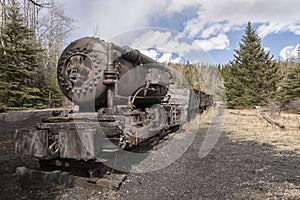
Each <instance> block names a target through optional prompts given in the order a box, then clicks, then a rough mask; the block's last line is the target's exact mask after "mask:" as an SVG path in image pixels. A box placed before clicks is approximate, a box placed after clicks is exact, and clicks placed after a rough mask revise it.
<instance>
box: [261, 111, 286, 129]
mask: <svg viewBox="0 0 300 200" xmlns="http://www.w3.org/2000/svg"><path fill="white" fill-rule="evenodd" d="M260 115H261V116H262V118H264V119H265V120H266V121H267V122H269V123H270V124H272V125H276V126H278V127H279V128H281V129H285V126H284V125H283V124H280V123H279V122H277V121H275V120H273V119H271V118H269V117H267V116H266V115H265V113H260Z"/></svg>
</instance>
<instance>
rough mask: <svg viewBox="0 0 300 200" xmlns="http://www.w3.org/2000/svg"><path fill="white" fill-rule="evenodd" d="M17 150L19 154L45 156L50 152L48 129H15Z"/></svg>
mask: <svg viewBox="0 0 300 200" xmlns="http://www.w3.org/2000/svg"><path fill="white" fill-rule="evenodd" d="M15 152H16V154H19V155H24V156H33V157H44V156H46V155H47V154H48V131H47V130H29V129H19V130H16V131H15Z"/></svg>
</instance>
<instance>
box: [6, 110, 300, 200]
mask: <svg viewBox="0 0 300 200" xmlns="http://www.w3.org/2000/svg"><path fill="white" fill-rule="evenodd" d="M47 116H50V112H49V111H45V112H27V113H25V114H24V112H13V113H4V114H0V123H1V127H0V169H1V171H0V190H1V194H0V199H130V200H134V199H136V200H140V199H143V200H148V199H149V200H155V199H159V200H162V199H299V198H300V197H299V194H300V192H299V191H300V156H299V155H297V154H295V153H293V152H288V151H281V152H278V151H275V149H274V147H273V146H271V145H267V144H262V145H260V144H258V143H256V142H240V141H231V140H230V139H229V137H228V134H229V133H226V132H223V133H222V135H221V136H220V138H219V141H218V143H217V144H216V146H215V147H214V149H213V150H212V151H211V152H210V154H209V155H208V156H206V157H205V158H203V159H200V158H199V157H198V152H199V149H200V146H201V144H202V141H203V138H204V136H205V134H206V129H200V130H199V132H198V133H197V136H196V138H195V140H194V142H193V144H192V145H191V146H190V148H189V149H188V150H187V151H186V152H185V153H184V155H183V156H182V157H181V158H179V159H178V160H177V161H176V162H175V163H173V164H171V165H170V166H168V167H166V168H164V169H162V170H159V171H155V172H149V173H144V174H128V178H127V180H126V181H125V183H123V185H122V186H121V188H120V190H118V191H111V190H104V189H99V190H95V189H87V188H80V187H77V188H66V187H63V186H59V185H55V186H46V185H30V184H28V185H24V184H21V183H19V182H18V178H17V176H16V175H15V169H16V167H17V166H22V165H26V166H35V167H36V166H37V165H38V162H37V161H36V160H33V159H29V158H22V157H20V156H17V155H15V154H14V141H13V132H14V129H16V128H26V127H30V126H31V125H33V124H35V123H36V122H38V121H40V120H41V118H42V117H47Z"/></svg>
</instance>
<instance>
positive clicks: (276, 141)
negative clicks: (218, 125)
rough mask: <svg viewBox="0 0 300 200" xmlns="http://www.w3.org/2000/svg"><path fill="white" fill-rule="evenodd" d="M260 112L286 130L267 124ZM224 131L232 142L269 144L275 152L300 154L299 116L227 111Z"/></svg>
mask: <svg viewBox="0 0 300 200" xmlns="http://www.w3.org/2000/svg"><path fill="white" fill-rule="evenodd" d="M261 112H264V113H265V114H266V115H268V116H269V117H271V118H272V119H274V120H276V121H278V122H279V123H281V124H283V125H285V127H286V128H285V129H280V128H279V127H277V126H275V125H271V124H269V123H268V122H267V121H266V120H264V119H263V118H262V117H261V115H260V113H261ZM224 131H226V132H227V133H228V136H229V137H230V138H231V139H232V140H240V141H255V142H258V143H260V144H270V145H272V146H274V148H275V150H277V151H292V152H294V153H296V154H300V115H296V114H278V113H277V114H274V113H273V114H272V113H271V112H268V111H266V110H261V109H256V110H254V109H253V110H227V111H226V118H225V124H224Z"/></svg>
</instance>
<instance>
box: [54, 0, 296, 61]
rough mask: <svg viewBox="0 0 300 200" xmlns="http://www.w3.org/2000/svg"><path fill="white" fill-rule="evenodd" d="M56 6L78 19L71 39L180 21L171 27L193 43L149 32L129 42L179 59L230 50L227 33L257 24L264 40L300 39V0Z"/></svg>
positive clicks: (103, 0)
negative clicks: (283, 34)
mask: <svg viewBox="0 0 300 200" xmlns="http://www.w3.org/2000/svg"><path fill="white" fill-rule="evenodd" d="M60 1H61V2H62V3H63V4H65V8H66V9H67V10H66V11H67V14H68V15H70V16H71V17H73V18H74V19H75V20H76V24H75V25H76V26H77V27H78V28H77V29H76V30H75V31H74V33H73V35H72V37H73V39H77V38H78V37H83V36H90V35H95V30H96V28H97V30H98V32H97V33H96V36H99V37H101V38H104V39H106V40H108V39H110V38H113V37H114V36H115V35H118V34H120V33H122V32H125V31H130V30H133V29H136V28H143V27H151V26H160V25H161V26H163V27H165V26H167V27H168V26H169V24H172V23H174V21H176V20H174V16H176V17H178V16H180V17H182V19H180V25H178V24H176V23H175V24H176V25H177V26H180V30H178V29H177V30H178V31H182V32H183V33H184V34H187V35H189V36H191V37H195V38H196V40H197V43H188V42H185V41H182V40H181V36H179V35H175V36H174V34H171V35H170V34H169V33H168V32H166V31H165V32H162V31H157V32H155V31H152V32H149V33H148V35H147V34H143V35H142V36H141V38H136V40H134V39H132V38H131V41H133V42H131V43H132V45H134V46H136V47H142V46H145V47H151V46H154V44H155V45H156V46H157V48H164V49H167V50H171V51H173V52H176V53H178V54H180V55H187V54H188V53H190V52H192V51H197V50H199V49H200V47H199V46H201V47H202V48H203V50H205V51H210V50H216V49H217V50H223V49H227V48H228V47H229V45H230V41H229V38H228V36H229V33H230V32H233V31H235V30H244V29H245V24H246V23H247V22H248V21H251V22H252V23H253V24H254V23H255V24H256V25H258V27H257V33H258V34H259V36H260V37H262V38H263V37H266V36H268V35H269V34H272V33H281V32H285V31H289V32H292V33H294V34H295V35H300V14H299V7H300V1H299V0H287V1H282V0H210V1H207V0H151V1H149V0H138V1H135V0H131V1H124V0H109V1H107V0H97V1H96V0H94V1H86V0H60ZM189 12H192V13H189ZM178 14H179V15H178ZM185 15H188V17H187V16H185ZM185 17H186V18H185ZM176 19H177V18H176ZM161 21H163V23H160V22H161ZM169 22H170V23H169ZM170 27H171V26H170ZM172 28H173V27H172ZM176 28H177V27H176ZM176 37H177V38H176ZM120 44H121V45H122V44H123V43H120ZM288 50H290V49H289V48H286V49H285V50H284V49H282V52H281V54H282V55H283V54H287V53H288ZM277 53H278V51H277Z"/></svg>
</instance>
